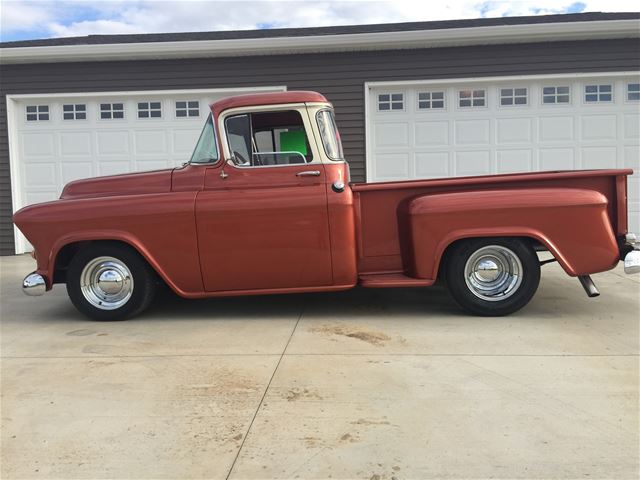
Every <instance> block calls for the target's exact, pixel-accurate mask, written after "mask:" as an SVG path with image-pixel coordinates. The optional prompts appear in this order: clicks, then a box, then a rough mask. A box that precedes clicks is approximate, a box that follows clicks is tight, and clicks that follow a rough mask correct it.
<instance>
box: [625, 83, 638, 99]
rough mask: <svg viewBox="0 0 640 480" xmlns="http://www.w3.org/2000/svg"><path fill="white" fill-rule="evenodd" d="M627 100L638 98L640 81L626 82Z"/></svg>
mask: <svg viewBox="0 0 640 480" xmlns="http://www.w3.org/2000/svg"><path fill="white" fill-rule="evenodd" d="M627 100H630V101H632V102H637V101H638V100H640V83H628V84H627Z"/></svg>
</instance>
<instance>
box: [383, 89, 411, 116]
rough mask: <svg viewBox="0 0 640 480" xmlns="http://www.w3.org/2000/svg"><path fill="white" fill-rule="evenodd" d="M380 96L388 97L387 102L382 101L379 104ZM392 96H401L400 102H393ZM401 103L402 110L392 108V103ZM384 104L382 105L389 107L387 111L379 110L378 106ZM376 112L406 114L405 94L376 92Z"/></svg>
mask: <svg viewBox="0 0 640 480" xmlns="http://www.w3.org/2000/svg"><path fill="white" fill-rule="evenodd" d="M381 95H389V100H384V101H382V102H381V100H380V96H381ZM394 95H401V96H402V99H401V100H393V96H394ZM399 102H401V103H402V108H393V104H394V103H399ZM381 103H384V104H388V105H389V109H388V110H387V109H381V108H380V104H381ZM376 111H377V112H378V113H393V112H395V113H398V112H406V111H407V94H406V92H398V91H396V92H392V91H389V92H378V93H376Z"/></svg>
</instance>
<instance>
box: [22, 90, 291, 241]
mask: <svg viewBox="0 0 640 480" xmlns="http://www.w3.org/2000/svg"><path fill="white" fill-rule="evenodd" d="M258 90H259V91H282V90H285V87H264V88H255V89H233V90H228V89H225V90H206V91H205V90H189V91H184V90H181V91H148V92H135V93H133V92H131V93H128V92H120V93H104V94H103V93H100V94H98V93H95V94H72V95H68V96H59V95H55V96H54V95H50V96H47V95H38V96H32V97H21V96H15V97H10V102H11V103H12V104H11V119H10V138H11V140H12V142H11V165H12V182H13V185H12V187H13V202H14V208H15V209H18V208H20V207H21V206H24V205H30V204H33V203H39V202H45V201H49V200H53V199H56V198H58V197H59V196H60V193H61V191H62V188H63V186H64V185H65V184H66V183H68V182H70V181H72V180H76V179H79V178H87V177H94V176H99V175H113V174H119V173H127V172H135V171H143V170H154V169H159V168H167V167H174V166H177V165H180V164H182V163H183V162H185V161H187V160H188V159H189V157H190V156H191V152H192V151H193V147H194V145H195V142H196V140H197V138H198V135H199V133H200V130H201V129H202V124H203V121H204V119H205V118H206V116H207V115H208V114H209V110H208V104H209V103H210V102H211V101H213V100H216V99H218V98H222V97H225V96H229V95H234V94H238V93H250V92H252V91H258ZM16 244H17V251H18V253H20V252H22V251H25V250H26V249H28V248H29V246H28V244H26V242H25V241H24V238H23V237H22V236H21V235H19V234H18V235H17V236H16Z"/></svg>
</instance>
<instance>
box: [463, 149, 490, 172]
mask: <svg viewBox="0 0 640 480" xmlns="http://www.w3.org/2000/svg"><path fill="white" fill-rule="evenodd" d="M455 171H456V175H459V176H467V175H488V174H490V173H491V152H490V151H489V150H476V151H469V152H456V154H455Z"/></svg>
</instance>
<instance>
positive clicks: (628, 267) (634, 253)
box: [623, 234, 640, 275]
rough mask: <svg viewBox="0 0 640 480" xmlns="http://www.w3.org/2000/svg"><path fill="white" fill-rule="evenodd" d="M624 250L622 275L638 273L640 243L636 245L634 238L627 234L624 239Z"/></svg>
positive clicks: (639, 269)
mask: <svg viewBox="0 0 640 480" xmlns="http://www.w3.org/2000/svg"><path fill="white" fill-rule="evenodd" d="M625 247H626V248H625V250H623V251H624V252H625V253H624V257H623V260H624V273H627V274H629V275H631V274H633V273H640V243H638V241H637V239H636V236H635V235H633V234H627V236H626V237H625Z"/></svg>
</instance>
